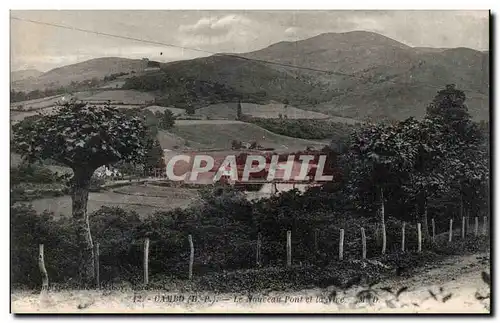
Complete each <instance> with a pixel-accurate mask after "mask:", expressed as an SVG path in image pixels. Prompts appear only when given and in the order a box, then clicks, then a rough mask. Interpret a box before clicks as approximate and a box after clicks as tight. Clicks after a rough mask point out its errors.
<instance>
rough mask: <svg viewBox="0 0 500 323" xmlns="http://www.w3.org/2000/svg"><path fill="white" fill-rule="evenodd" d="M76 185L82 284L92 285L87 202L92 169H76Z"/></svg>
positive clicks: (75, 213)
mask: <svg viewBox="0 0 500 323" xmlns="http://www.w3.org/2000/svg"><path fill="white" fill-rule="evenodd" d="M73 172H74V177H73V178H74V183H73V188H72V193H71V200H72V210H73V220H74V223H75V230H76V240H77V241H76V242H77V245H78V250H79V261H80V263H79V266H78V268H79V273H78V274H79V276H80V281H81V283H82V284H90V283H92V280H93V278H94V248H93V247H94V246H93V243H92V236H91V234H90V225H89V218H88V214H87V202H88V199H89V187H90V179H91V177H92V174H93V173H94V171H93V170H92V169H86V168H82V169H74V170H73Z"/></svg>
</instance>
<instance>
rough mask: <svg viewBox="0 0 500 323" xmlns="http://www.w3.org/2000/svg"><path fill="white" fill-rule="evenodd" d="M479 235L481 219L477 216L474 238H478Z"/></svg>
mask: <svg viewBox="0 0 500 323" xmlns="http://www.w3.org/2000/svg"><path fill="white" fill-rule="evenodd" d="M478 235H479V218H478V217H477V216H476V217H475V218H474V236H476V237H477V236H478Z"/></svg>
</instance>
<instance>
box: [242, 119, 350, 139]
mask: <svg viewBox="0 0 500 323" xmlns="http://www.w3.org/2000/svg"><path fill="white" fill-rule="evenodd" d="M247 121H249V122H252V123H254V124H256V125H258V126H260V127H262V128H264V129H267V130H269V131H271V132H274V133H278V134H280V135H284V136H288V137H295V138H303V139H332V140H335V141H342V142H345V141H346V140H348V139H349V135H350V133H351V132H352V131H354V130H355V129H356V128H359V126H358V125H349V124H345V123H340V122H332V121H328V120H314V119H266V118H249V119H248V120H247Z"/></svg>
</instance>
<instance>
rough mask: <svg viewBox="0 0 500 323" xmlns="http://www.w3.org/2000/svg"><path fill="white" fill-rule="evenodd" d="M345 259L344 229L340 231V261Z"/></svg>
mask: <svg viewBox="0 0 500 323" xmlns="http://www.w3.org/2000/svg"><path fill="white" fill-rule="evenodd" d="M343 259H344V229H340V241H339V260H343Z"/></svg>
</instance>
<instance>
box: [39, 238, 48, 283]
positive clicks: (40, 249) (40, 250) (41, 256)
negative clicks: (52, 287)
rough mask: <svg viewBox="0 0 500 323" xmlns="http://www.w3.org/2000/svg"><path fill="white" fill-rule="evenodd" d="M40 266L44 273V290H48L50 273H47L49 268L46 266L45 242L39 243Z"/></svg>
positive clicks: (41, 271)
mask: <svg viewBox="0 0 500 323" xmlns="http://www.w3.org/2000/svg"><path fill="white" fill-rule="evenodd" d="M38 267H39V268H40V273H41V274H42V291H48V289H49V275H47V269H46V268H45V259H44V256H43V244H40V245H38Z"/></svg>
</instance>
